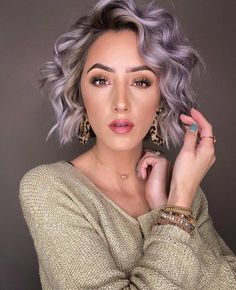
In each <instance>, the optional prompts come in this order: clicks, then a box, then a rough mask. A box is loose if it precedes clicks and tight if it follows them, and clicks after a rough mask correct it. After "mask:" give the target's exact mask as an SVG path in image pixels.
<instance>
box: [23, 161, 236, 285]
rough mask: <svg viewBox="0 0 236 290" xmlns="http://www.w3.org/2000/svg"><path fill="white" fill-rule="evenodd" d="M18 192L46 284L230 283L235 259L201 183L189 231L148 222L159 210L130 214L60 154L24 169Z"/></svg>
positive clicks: (235, 277)
mask: <svg viewBox="0 0 236 290" xmlns="http://www.w3.org/2000/svg"><path fill="white" fill-rule="evenodd" d="M19 198H20V204H21V207H22V211H23V215H24V218H25V220H26V223H27V225H28V228H29V232H30V234H31V236H32V239H33V242H34V246H35V249H36V252H37V256H38V262H39V271H40V280H41V283H42V288H43V289H44V290H52V289H53V290H64V289H70V290H74V289H104V290H105V289H111V290H118V289H125V290H128V289H133V290H134V289H139V290H141V289H142V290H143V289H149V290H150V289H157V290H170V289H176V290H177V289H186V290H197V289H204V290H205V289H207V290H227V289H228V290H232V289H236V257H235V255H234V254H233V252H232V251H231V250H230V249H229V248H228V247H227V245H226V244H225V242H224V241H223V240H222V239H221V238H220V236H219V235H218V234H217V232H216V230H215V228H214V227H213V224H212V220H211V218H210V217H209V215H208V206H207V200H206V197H205V195H204V193H203V191H202V190H201V188H198V191H197V193H196V198H195V200H194V203H193V207H192V210H193V213H194V217H195V218H196V219H197V228H196V229H195V233H194V235H193V236H190V235H189V234H188V233H186V232H185V231H184V230H182V229H180V228H178V227H177V226H174V225H160V226H156V225H155V226H154V222H155V219H156V217H157V215H158V212H159V209H154V210H152V211H150V212H148V213H146V214H144V215H141V216H139V217H138V219H137V220H136V219H135V218H133V217H131V216H129V215H128V214H127V213H125V212H124V211H123V210H122V209H121V208H119V207H118V206H117V205H116V204H115V203H114V202H113V201H112V200H110V199H109V198H108V197H106V196H105V195H104V194H103V193H102V192H101V191H100V190H99V189H98V188H97V187H96V186H95V185H94V184H93V183H92V182H91V180H89V179H88V178H87V177H86V176H84V175H83V174H82V172H80V171H79V170H78V169H76V168H75V167H73V166H72V165H71V164H70V163H68V162H66V161H64V160H61V161H57V162H55V163H51V164H41V165H39V166H37V167H35V168H33V169H31V170H29V171H28V172H27V173H26V174H25V175H24V176H23V178H22V179H21V182H20V193H19Z"/></svg>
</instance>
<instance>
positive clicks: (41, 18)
mask: <svg viewBox="0 0 236 290" xmlns="http://www.w3.org/2000/svg"><path fill="white" fill-rule="evenodd" d="M95 2H96V1H91V0H90V1H89V0H88V1H86V4H85V1H79V0H67V1H63V0H51V1H46V0H41V1H33V2H32V1H29V0H25V1H16V0H15V1H13V0H9V1H2V3H1V9H0V30H1V32H0V56H1V73H0V74H1V77H0V82H1V83H0V85H1V107H0V110H1V114H0V116H1V141H0V152H1V159H0V160H1V161H0V162H1V167H0V178H1V180H0V184H1V194H0V225H1V238H0V289H1V290H3V289H4V290H13V289H14V290H32V289H34V290H38V289H41V287H40V282H39V277H38V263H37V257H36V253H35V251H34V247H33V241H32V239H31V237H30V235H29V232H28V229H27V227H26V224H25V222H24V220H23V216H22V213H21V209H20V206H19V200H18V186H19V180H20V178H21V177H22V176H23V174H24V173H25V172H26V171H28V170H29V169H31V168H33V167H34V166H36V165H38V164H42V163H51V162H54V161H57V160H61V159H67V160H70V159H72V158H74V156H76V155H79V154H80V153H81V152H83V151H85V150H87V148H88V147H90V146H91V144H93V140H90V142H89V144H88V145H87V146H86V147H83V146H82V145H79V143H78V141H77V140H76V139H74V142H73V143H72V144H70V145H67V146H66V147H64V148H60V146H59V143H58V141H57V140H56V138H55V137H53V138H51V139H49V141H48V142H46V141H45V138H46V135H47V133H48V131H49V129H50V128H51V126H52V125H53V116H52V113H53V112H52V108H51V107H50V104H49V101H48V99H47V97H46V96H45V97H42V96H41V95H40V94H39V92H38V90H37V86H36V84H35V83H36V80H37V77H38V75H37V70H38V68H39V66H40V65H41V64H42V63H43V62H44V61H46V60H48V59H50V57H51V52H52V47H53V44H54V41H55V40H56V38H57V37H58V36H59V35H60V34H62V33H63V32H66V31H67V29H68V26H69V25H70V24H71V23H72V22H73V21H74V20H75V19H76V18H77V17H78V16H79V15H82V14H83V12H85V11H86V10H87V9H88V8H89V7H91V6H93V5H94V3H95ZM157 3H159V4H160V5H161V6H163V7H166V8H168V9H169V10H171V11H175V14H176V15H177V16H178V18H179V20H180V22H181V23H182V26H183V28H184V30H185V32H186V34H187V36H188V37H189V38H190V39H191V40H192V43H193V45H194V46H195V47H196V48H197V49H198V50H199V52H200V53H201V54H202V56H203V58H204V59H205V62H206V64H207V68H208V73H207V75H205V76H203V77H202V78H201V79H200V80H199V81H198V82H196V83H195V89H196V91H197V93H198V96H199V97H198V101H199V104H200V105H201V111H202V112H203V113H204V114H205V115H206V116H207V118H208V120H209V121H210V122H211V123H212V124H213V126H214V133H215V135H216V136H217V143H216V156H217V161H216V163H215V164H214V166H213V167H212V168H211V169H210V171H209V172H208V174H207V176H206V177H205V178H204V180H203V182H202V184H201V185H202V188H203V190H204V191H205V193H206V195H207V198H208V202H209V212H210V215H211V216H212V218H213V221H214V225H215V228H216V229H217V231H218V232H219V233H220V235H221V237H222V238H223V239H224V240H225V242H226V243H227V244H228V245H229V246H230V248H231V249H233V250H234V252H236V243H235V241H236V232H235V230H234V228H235V221H236V211H235V203H236V195H235V187H236V183H235V180H236V178H235V177H236V176H235V171H234V170H235V161H236V153H235V152H236V150H235V148H236V130H235V129H236V128H235V127H236V125H235V124H236V122H235V121H236V117H235V109H236V106H235V105H236V100H235V91H236V88H235V87H236V85H235V83H236V79H235V76H236V74H235V66H236V53H235V51H236V41H235V28H236V22H235V15H236V1H235V0H226V1H220V0H218V1H217V0H208V1H205V0H198V1H196V0H173V1H168V0H160V1H157ZM178 150H179V149H177V150H173V149H172V150H171V151H170V152H168V156H169V158H170V159H172V160H173V161H174V159H175V157H176V154H177V153H178Z"/></svg>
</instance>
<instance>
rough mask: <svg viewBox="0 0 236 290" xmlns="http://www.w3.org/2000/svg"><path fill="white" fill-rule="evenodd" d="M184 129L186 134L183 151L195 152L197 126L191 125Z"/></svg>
mask: <svg viewBox="0 0 236 290" xmlns="http://www.w3.org/2000/svg"><path fill="white" fill-rule="evenodd" d="M184 127H185V128H186V133H185V136H184V144H183V147H182V148H183V149H184V150H187V151H193V150H195V146H196V141H197V136H198V126H197V124H196V123H192V124H191V125H190V126H186V125H185V126H184Z"/></svg>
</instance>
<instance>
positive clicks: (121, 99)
mask: <svg viewBox="0 0 236 290" xmlns="http://www.w3.org/2000/svg"><path fill="white" fill-rule="evenodd" d="M127 94H128V92H127V89H126V88H125V86H123V87H122V88H121V87H119V88H117V87H116V88H115V92H114V98H113V104H112V106H113V110H114V111H115V112H125V111H127V110H128V108H129V104H128V102H129V101H128V96H127Z"/></svg>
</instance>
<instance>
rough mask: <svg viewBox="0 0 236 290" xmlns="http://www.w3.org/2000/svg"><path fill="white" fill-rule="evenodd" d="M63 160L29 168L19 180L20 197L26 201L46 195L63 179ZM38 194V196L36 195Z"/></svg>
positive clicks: (22, 200)
mask: <svg viewBox="0 0 236 290" xmlns="http://www.w3.org/2000/svg"><path fill="white" fill-rule="evenodd" d="M61 167H62V166H61V161H57V162H54V163H50V164H40V165H37V166H35V167H34V168H32V169H30V170H28V171H27V172H26V173H25V174H24V175H23V176H22V178H21V179H20V182H19V199H20V201H21V202H22V203H23V202H25V201H28V202H29V201H30V200H33V199H34V201H36V199H37V198H38V197H39V196H41V197H42V196H45V195H46V194H49V192H50V191H51V190H52V189H53V188H55V186H56V185H57V184H58V183H59V182H60V181H61V178H60V177H61V176H62V175H63V174H62V169H61ZM36 195H37V196H36Z"/></svg>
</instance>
